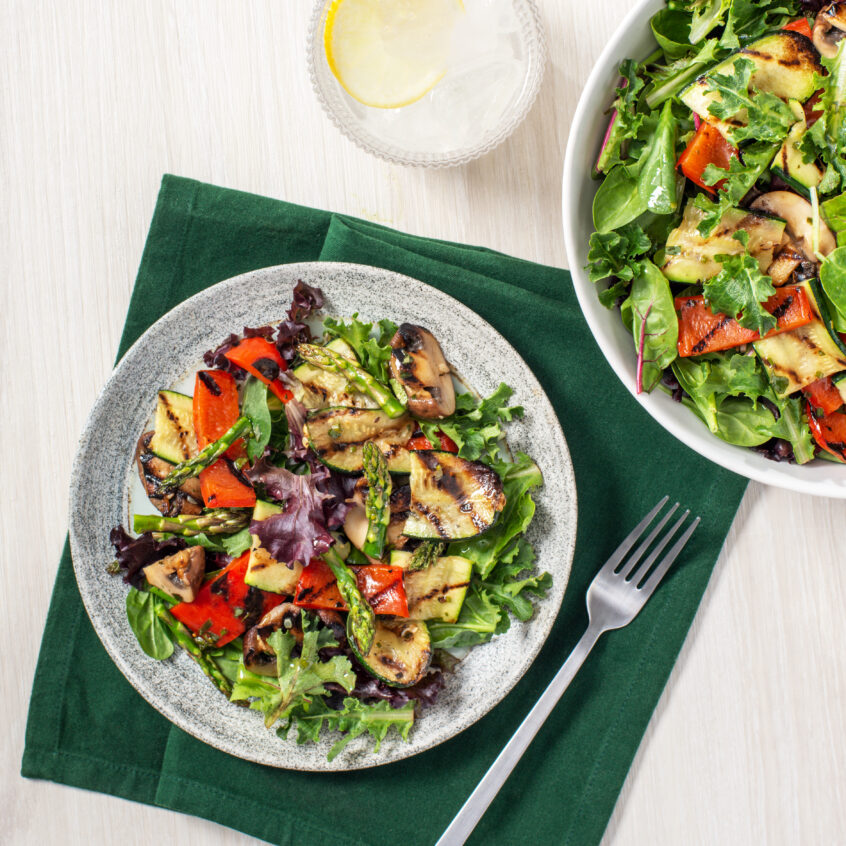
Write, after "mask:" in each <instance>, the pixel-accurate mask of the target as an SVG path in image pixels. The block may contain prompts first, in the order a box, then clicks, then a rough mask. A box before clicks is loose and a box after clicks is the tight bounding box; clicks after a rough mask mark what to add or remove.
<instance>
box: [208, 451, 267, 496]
mask: <svg viewBox="0 0 846 846" xmlns="http://www.w3.org/2000/svg"><path fill="white" fill-rule="evenodd" d="M200 492H201V493H202V495H203V502H204V503H205V504H206V507H207V508H252V507H253V506H254V505H255V504H256V492H255V491H254V490H253V488H252V486H251V485H249V484H248V483H247V482H246V481H244V479H243V477H242V476H241V474H240V473H237V472H236V471H235V468H234V466H233V465H232V462H231V460H230V459H228V458H219V459H218V460H217V461H215V463H214V464H212V466H211V467H207V468H206V469H205V470H203V471H202V472H201V473H200Z"/></svg>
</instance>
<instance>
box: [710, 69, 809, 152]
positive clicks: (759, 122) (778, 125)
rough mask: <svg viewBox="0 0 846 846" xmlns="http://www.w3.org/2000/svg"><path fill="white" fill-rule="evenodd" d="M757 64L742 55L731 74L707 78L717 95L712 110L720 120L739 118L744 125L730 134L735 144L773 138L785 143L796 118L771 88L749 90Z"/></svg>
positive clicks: (773, 140)
mask: <svg viewBox="0 0 846 846" xmlns="http://www.w3.org/2000/svg"><path fill="white" fill-rule="evenodd" d="M754 70H755V63H754V62H753V61H752V60H751V59H747V58H745V57H741V58H739V59H737V60H736V61H735V62H734V65H733V66H732V68H731V70H730V73H727V74H721V73H713V74H710V75H709V76H708V77H706V81H707V85H708V88H707V90H708V91H710V92H715V93H717V94H719V95H720V96H719V97H717V98H716V99H715V100H714V101H713V102H712V103H710V104H709V106H708V111H709V112H710V113H711V114H712V115H714V117H717V118H719V119H720V120H731V119H736V120H739V121H741V122H742V123H743V124H744V125H743V126H733V127H732V129H731V131H730V134H731V139H732V142H733V143H734V145H735V146H739V145H740V144H741V143H743V142H744V141H749V140H755V141H769V142H772V143H778V144H781V142H782V141H784V139H785V138H786V137H787V133H788V132H789V131H790V127H791V126H792V124H793V123H794V121H795V120H796V118H795V116H794V114H793V112H792V111H791V110H790V107H789V106H788V105H787V103H785V102H784V101H783V100H781V99H779V98H778V97H776V95H775V94H771V93H770V92H768V91H757V90H754V89H753V90H752V91H750V90H749V85H750V83H751V81H752V73H753V71H754Z"/></svg>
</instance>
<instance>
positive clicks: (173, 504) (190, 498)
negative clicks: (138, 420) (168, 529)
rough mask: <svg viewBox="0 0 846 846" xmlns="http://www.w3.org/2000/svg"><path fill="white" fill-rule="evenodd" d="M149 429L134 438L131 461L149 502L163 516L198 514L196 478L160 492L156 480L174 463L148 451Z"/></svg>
mask: <svg viewBox="0 0 846 846" xmlns="http://www.w3.org/2000/svg"><path fill="white" fill-rule="evenodd" d="M152 437H153V433H152V432H144V434H143V435H141V437H140V438H139V439H138V446H137V447H136V449H135V462H136V464H137V465H138V475H139V476H140V477H141V483H142V484H143V485H144V490H146V491H147V496H148V497H149V498H150V502H152V503H153V505H154V506H155V507H156V508H157V509H158V510H159V511H160V512H161V513H162V514H164V516H165V517H175V516H176V515H177V514H202V513H203V495H202V492H201V490H200V480H199V479H198V478H196V477H195V478H193V479H188V481H187V482H185V484H184V485H182V487H181V488H179V489H178V490H175V491H172V492H171V493H166V494H162V493H161V492H160V491H159V483H160V482H161V480H162V479H164V477H165V476H167V474H168V473H170V471H171V470H172V469H173V468H174V466H175V465H173V464H171V463H170V462H169V461H164V460H163V459H161V458H159V457H158V456H157V455H156V454H155V453H153V452H152V451H151V450H150V438H152Z"/></svg>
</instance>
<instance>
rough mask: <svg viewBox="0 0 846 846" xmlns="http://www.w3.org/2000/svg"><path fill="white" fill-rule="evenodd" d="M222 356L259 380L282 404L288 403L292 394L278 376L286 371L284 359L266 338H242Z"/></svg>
mask: <svg viewBox="0 0 846 846" xmlns="http://www.w3.org/2000/svg"><path fill="white" fill-rule="evenodd" d="M224 355H225V356H226V358H228V359H229V360H230V361H231V362H232V363H233V364H237V365H238V367H240V368H242V369H243V370H246V371H247V373H252V375H253V376H255V377H256V379H261V381H262V382H264V384H265V385H268V386H269V387H270V390H271V391H273V393H274V394H276V396H277V397H279V399H280V400H281V401H282V402H288V401H289V400H290V399H292V398H293V396H294V395H293V394H292V393H291V392H290V391H289V390H288V389H287V388H286V387H285V386H284V385H283V384H282V382H280V381H279V374H280V373H281V372H283V371H285V370H287V369H288V365H287V364H286V363H285V359H284V358H282V356H281V355H280V353H279V350H278V349H277V348H276V344H273V343H271V342H270V341H268V340H267V339H266V338H258V337H257V338H244V340H243V341H241V343H240V344H238V346H236V347H232V349H231V350H229V351H228V352H225V353H224Z"/></svg>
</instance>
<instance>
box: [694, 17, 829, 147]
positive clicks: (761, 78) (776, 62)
mask: <svg viewBox="0 0 846 846" xmlns="http://www.w3.org/2000/svg"><path fill="white" fill-rule="evenodd" d="M741 57H742V58H746V59H749V60H750V61H752V62H753V64H754V65H755V69H754V71H753V72H752V83H751V87H752V88H757V89H758V90H759V91H768V92H769V93H771V94H775V95H776V97H780V98H781V99H782V100H798V101H799V102H800V103H804V102H805V100H807V99H808V98H809V97H810V96H811V94H813V93H814V89H815V87H816V86H815V85H814V74H815V73H818V74H822V65H821V64H820V58H819V54H818V53H817V51H816V50H815V49H814V45H813V44H812V43H811V42H810V40H809V39H807V38H806V37H805V36H804V35H800V34H798V33H796V32H790V31H781V32H776V33H774V34H772V35H768V36H766V37H765V38H761V39H759V40H758V41H754V42H752V43H751V44H747V45H746V46H745V47H744V48H743V49H742V50H739V51H738V52H737V53H734V54H733V55H731V56H729V57H728V58H727V59H726V60H725V61H723V62H720V63H719V64H718V65H715V66H714V67H713V68H711V70H709V71H708V73H706V74H703V75H702V76H700V77H699V78H698V79H697V80H696V81H695V82H694V83H693V84H692V85H690V86H688V87H687V88H686V89H685V90H684V91H682V93H681V100H682V102H683V103H684V104H685V105H686V106H688V107H689V108H690V109H692V110H693V111H694V112H696V114H698V115H699V117H700V118H702V119H703V120H706V121H707V122H708V123H710V124H712V125H713V126H715V127H716V128H717V129H719V130H720V132H722V133H723V135H724V136H726V137H727V138H728V140H729V141H730V140H731V137H730V132H731V129H732V127H733V126H743V125H745V124H746V119H745V111H744V112H742V113H739V114H738V115H736V116H735V117H734V118H731V119H730V120H725V121H723V120H718V119H717V118H716V117H714V115H712V114H711V112H710V111H709V110H708V107H709V106H710V105H712V104H713V103H715V102H716V101H717V100H720V99H721V95H720V94H719V93H718V92H716V91H709V90H708V88H709V87H710V86H709V77H712V76H713V75H714V74H721V75H725V74H731V73H733V70H734V64H735V62H736V61H737V60H738V59H739V58H741Z"/></svg>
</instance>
